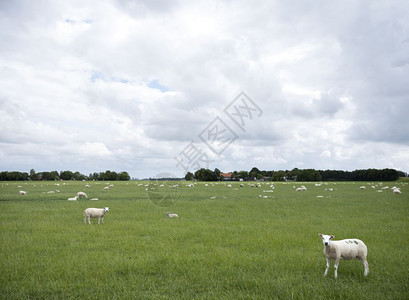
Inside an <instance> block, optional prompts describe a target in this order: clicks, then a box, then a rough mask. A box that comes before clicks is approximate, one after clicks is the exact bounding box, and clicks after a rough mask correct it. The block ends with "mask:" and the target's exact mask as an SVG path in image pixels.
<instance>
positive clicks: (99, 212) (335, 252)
mask: <svg viewBox="0 0 409 300" xmlns="http://www.w3.org/2000/svg"><path fill="white" fill-rule="evenodd" d="M140 185H141V184H140ZM225 185H226V187H227V188H232V184H225ZM321 185H322V183H316V184H315V186H317V187H319V186H321ZM379 185H382V183H379ZM112 186H113V185H110V186H106V187H104V190H108V189H109V188H110V187H112ZM186 186H187V187H194V186H195V184H193V183H189V184H187V185H186ZM205 186H206V187H207V186H209V185H208V184H207V183H206V184H205ZM212 186H214V184H212ZM239 186H240V188H243V187H244V184H243V183H240V185H239ZM248 186H249V187H258V188H260V187H261V184H260V183H256V184H253V183H250V184H248ZM86 187H90V186H89V185H86ZM160 187H164V185H163V184H162V185H160ZM171 187H175V185H173V186H171ZM176 187H179V185H176ZM293 188H294V189H295V191H297V192H305V191H307V188H306V187H305V186H304V185H301V186H300V187H295V186H293ZM359 188H360V189H361V190H365V189H366V186H365V185H362V186H360V187H359ZM371 188H372V189H376V188H377V186H375V185H371ZM388 189H389V187H388V186H385V187H382V188H381V189H378V190H377V191H378V192H382V191H384V190H388ZM273 190H274V184H270V190H268V191H273ZM326 190H329V191H333V189H332V188H330V189H326ZM390 190H392V192H393V193H394V194H399V195H401V194H402V192H401V190H400V188H398V187H396V186H394V187H392V188H391V189H390ZM265 192H267V191H265ZM19 194H20V195H26V194H27V192H26V191H22V190H20V191H19ZM259 196H261V195H259ZM264 197H266V196H264ZM318 197H319V196H318ZM79 198H88V196H87V194H86V193H85V192H78V193H77V194H76V195H75V196H74V197H72V198H68V201H76V200H78V199H79ZM212 198H213V199H214V198H216V197H215V196H214V197H211V199H212ZM90 200H98V198H92V199H90ZM108 211H109V207H104V208H87V209H85V210H84V212H83V215H84V223H85V224H86V223H87V221H88V223H89V224H91V218H96V219H98V224H100V222H102V223H103V222H104V216H105V214H106V213H107V212H108ZM165 215H166V216H167V217H169V218H178V217H179V216H178V215H177V214H175V213H171V212H166V213H165ZM318 235H319V236H320V237H321V239H322V243H323V245H324V255H325V257H326V269H325V272H324V276H326V275H327V274H328V269H329V267H330V261H331V260H334V261H335V263H334V270H335V273H334V277H335V278H337V277H338V265H339V261H340V260H342V259H344V260H350V259H357V260H361V261H362V263H363V265H364V276H367V275H368V274H369V264H368V261H367V255H368V249H367V246H366V245H365V243H364V242H362V241H361V240H359V239H356V238H351V239H344V240H338V241H335V240H333V238H334V236H333V235H325V234H321V233H319V234H318Z"/></svg>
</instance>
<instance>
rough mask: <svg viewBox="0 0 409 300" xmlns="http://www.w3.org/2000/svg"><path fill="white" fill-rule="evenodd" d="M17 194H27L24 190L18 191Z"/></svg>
mask: <svg viewBox="0 0 409 300" xmlns="http://www.w3.org/2000/svg"><path fill="white" fill-rule="evenodd" d="M18 194H19V195H22V196H25V195H27V192H26V191H19V192H18Z"/></svg>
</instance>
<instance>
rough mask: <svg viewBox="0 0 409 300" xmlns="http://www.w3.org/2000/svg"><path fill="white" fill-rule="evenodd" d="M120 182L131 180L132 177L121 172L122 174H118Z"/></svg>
mask: <svg viewBox="0 0 409 300" xmlns="http://www.w3.org/2000/svg"><path fill="white" fill-rule="evenodd" d="M118 177H119V180H121V181H128V180H130V179H131V176H129V174H128V172H125V171H124V172H121V173H120V174H118Z"/></svg>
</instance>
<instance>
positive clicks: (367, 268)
mask: <svg viewBox="0 0 409 300" xmlns="http://www.w3.org/2000/svg"><path fill="white" fill-rule="evenodd" d="M362 262H363V263H364V268H365V272H364V276H368V274H369V264H368V261H367V260H366V257H364V258H363V259H362Z"/></svg>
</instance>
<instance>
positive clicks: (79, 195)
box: [77, 192, 88, 198]
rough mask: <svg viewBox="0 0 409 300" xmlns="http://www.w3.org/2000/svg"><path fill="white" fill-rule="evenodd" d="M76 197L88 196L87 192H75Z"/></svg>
mask: <svg viewBox="0 0 409 300" xmlns="http://www.w3.org/2000/svg"><path fill="white" fill-rule="evenodd" d="M77 197H78V198H79V197H84V198H88V196H87V194H85V193H84V192H78V193H77Z"/></svg>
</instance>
